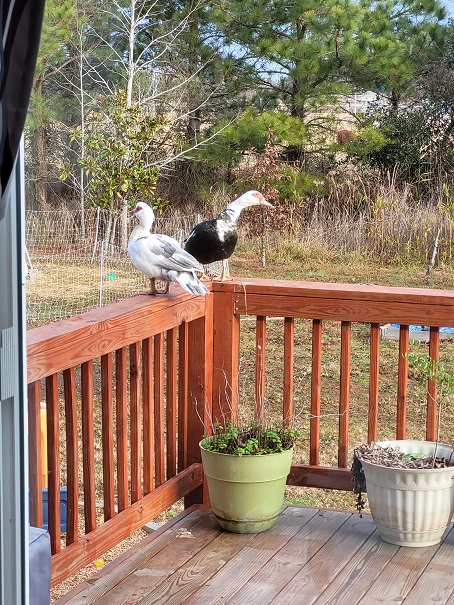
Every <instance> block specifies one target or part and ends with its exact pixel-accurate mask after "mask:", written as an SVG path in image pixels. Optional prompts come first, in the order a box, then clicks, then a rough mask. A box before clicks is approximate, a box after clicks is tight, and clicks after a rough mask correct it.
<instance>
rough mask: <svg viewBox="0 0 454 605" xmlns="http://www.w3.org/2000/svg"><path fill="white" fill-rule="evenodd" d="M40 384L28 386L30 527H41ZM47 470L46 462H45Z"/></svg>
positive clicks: (34, 383) (38, 382) (35, 383)
mask: <svg viewBox="0 0 454 605" xmlns="http://www.w3.org/2000/svg"><path fill="white" fill-rule="evenodd" d="M41 438H42V436H41V383H40V381H39V380H37V381H35V382H32V383H30V384H29V385H28V451H29V461H28V471H29V489H30V513H29V514H30V525H32V526H34V527H42V526H43V479H42V468H43V448H42V446H41ZM45 465H46V468H47V460H46V461H45Z"/></svg>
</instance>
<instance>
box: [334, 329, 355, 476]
mask: <svg viewBox="0 0 454 605" xmlns="http://www.w3.org/2000/svg"><path fill="white" fill-rule="evenodd" d="M351 336H352V334H351V323H350V322H349V321H343V322H341V358H340V394H339V446H338V447H339V449H338V456H337V464H338V466H340V467H341V468H347V466H348V408H349V402H350V355H351Z"/></svg>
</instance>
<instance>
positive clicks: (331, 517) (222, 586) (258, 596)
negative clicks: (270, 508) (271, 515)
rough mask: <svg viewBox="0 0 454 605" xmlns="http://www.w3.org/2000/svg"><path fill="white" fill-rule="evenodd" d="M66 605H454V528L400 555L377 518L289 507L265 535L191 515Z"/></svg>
mask: <svg viewBox="0 0 454 605" xmlns="http://www.w3.org/2000/svg"><path fill="white" fill-rule="evenodd" d="M55 603H56V604H57V603H58V605H62V604H63V603H65V604H70V605H75V604H78V605H82V604H83V605H90V604H92V603H96V605H157V604H162V605H170V604H172V605H177V604H180V603H184V604H185V605H216V604H221V603H222V604H223V605H224V604H227V603H228V604H229V605H253V604H257V605H266V604H271V603H272V604H273V605H290V604H292V603H294V604H301V605H309V604H311V603H316V604H317V605H322V604H324V605H326V604H328V603H332V604H333V603H337V604H345V605H355V604H361V605H366V604H371V603H377V604H378V603H393V604H395V603H404V604H405V605H428V604H431V603H433V604H434V605H435V604H436V605H454V530H453V529H452V526H451V530H450V532H449V533H448V534H447V536H446V537H445V538H444V540H443V542H442V543H441V544H438V545H436V546H431V547H427V548H400V547H398V546H393V545H392V544H388V543H386V542H384V541H382V540H381V538H380V537H379V536H378V534H377V531H376V530H375V526H374V524H373V523H372V521H371V519H370V517H369V516H368V515H364V516H363V518H360V517H359V516H358V515H357V514H355V513H348V512H338V511H326V510H316V509H309V508H296V507H285V508H284V509H283V511H282V513H281V515H280V516H279V518H278V520H277V522H276V524H275V525H274V527H273V528H271V529H270V530H268V531H267V532H264V533H261V534H256V535H238V534H232V533H228V532H224V531H222V530H221V529H220V527H219V526H218V524H217V522H216V519H215V517H214V516H213V514H212V512H211V510H209V509H208V510H207V509H197V508H195V509H192V510H191V509H190V510H189V511H186V512H185V513H183V514H182V515H180V516H179V517H177V518H175V519H174V520H173V521H172V522H170V523H168V524H166V525H165V526H163V527H162V528H161V529H159V530H158V531H157V532H155V533H154V534H152V535H150V536H149V537H148V538H146V539H145V540H143V542H141V543H140V544H138V545H136V547H134V548H133V549H131V550H130V551H128V552H127V553H125V554H124V555H122V557H120V558H119V559H117V560H116V561H114V562H113V563H111V564H110V565H109V566H107V567H106V568H104V569H103V570H101V572H99V573H98V574H97V575H96V576H93V577H92V578H91V579H90V580H88V581H87V582H85V583H84V584H81V585H80V586H78V587H76V588H75V589H73V590H72V591H71V592H70V593H68V594H67V595H66V596H65V597H62V598H61V599H59V600H58V601H56V602H55Z"/></svg>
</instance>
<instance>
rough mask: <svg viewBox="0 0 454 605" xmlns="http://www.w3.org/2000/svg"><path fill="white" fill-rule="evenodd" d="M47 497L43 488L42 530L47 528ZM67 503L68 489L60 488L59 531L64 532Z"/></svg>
mask: <svg viewBox="0 0 454 605" xmlns="http://www.w3.org/2000/svg"><path fill="white" fill-rule="evenodd" d="M48 501H49V495H48V490H47V487H44V488H43V528H44V529H48V528H49V510H48ZM67 502H68V489H67V488H66V487H61V488H60V531H66V505H67Z"/></svg>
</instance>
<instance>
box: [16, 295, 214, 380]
mask: <svg viewBox="0 0 454 605" xmlns="http://www.w3.org/2000/svg"><path fill="white" fill-rule="evenodd" d="M204 314H205V297H203V296H193V295H192V294H187V293H186V292H184V291H183V290H182V289H181V288H179V287H178V288H177V287H174V288H171V289H170V292H169V294H168V295H167V296H165V297H163V296H156V297H151V296H148V295H139V296H134V297H132V298H130V299H128V300H123V301H120V302H118V303H114V304H112V305H109V306H108V307H103V308H102V309H96V310H94V311H89V312H87V313H83V314H82V315H79V316H77V317H71V318H68V319H63V320H61V321H59V322H57V323H53V324H48V325H46V326H41V327H39V328H33V329H31V330H28V332H27V382H29V383H30V382H33V381H34V380H39V379H40V378H44V377H46V376H49V375H50V374H53V373H56V372H59V371H61V370H64V369H67V368H70V367H73V366H76V365H78V364H81V363H84V362H85V361H88V360H90V359H95V358H96V357H99V356H101V355H104V354H106V353H110V352H112V351H115V350H117V349H119V348H121V347H125V346H128V345H130V344H131V343H133V342H138V341H140V340H143V339H144V338H148V337H150V336H154V335H155V334H159V333H160V332H164V331H165V330H169V329H171V328H173V327H176V326H178V325H180V324H181V323H182V322H183V321H192V320H194V319H198V318H199V317H203V315H204Z"/></svg>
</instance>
